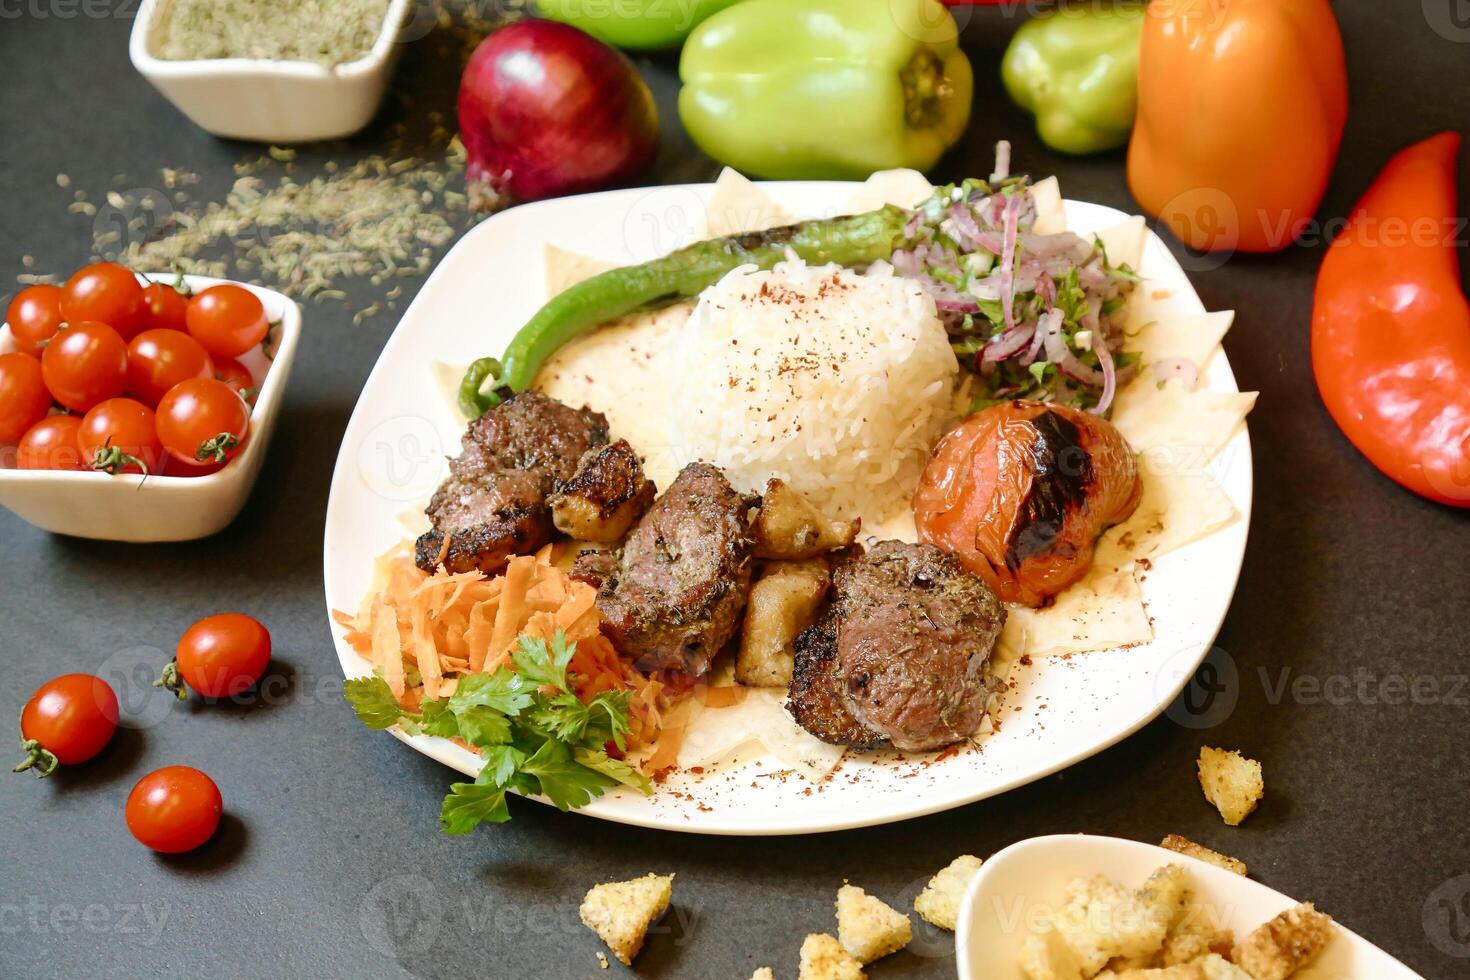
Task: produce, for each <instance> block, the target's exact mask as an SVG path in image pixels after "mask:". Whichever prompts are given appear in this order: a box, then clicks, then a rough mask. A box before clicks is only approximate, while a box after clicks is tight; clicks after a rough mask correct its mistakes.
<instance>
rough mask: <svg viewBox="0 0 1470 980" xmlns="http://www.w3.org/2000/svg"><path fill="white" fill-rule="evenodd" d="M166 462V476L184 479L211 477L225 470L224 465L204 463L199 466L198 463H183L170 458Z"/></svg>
mask: <svg viewBox="0 0 1470 980" xmlns="http://www.w3.org/2000/svg"><path fill="white" fill-rule="evenodd" d="M168 460H169V467H168V475H169V476H180V477H183V478H185V479H189V478H190V477H196V476H213V475H214V474H215V473H218V472H219V471H220V470H222V469H224V468H225V464H224V463H205V464H203V465H200V464H198V463H183V462H180V461H179V460H177V459H174V458H173V457H172V456H170V457H169V458H168Z"/></svg>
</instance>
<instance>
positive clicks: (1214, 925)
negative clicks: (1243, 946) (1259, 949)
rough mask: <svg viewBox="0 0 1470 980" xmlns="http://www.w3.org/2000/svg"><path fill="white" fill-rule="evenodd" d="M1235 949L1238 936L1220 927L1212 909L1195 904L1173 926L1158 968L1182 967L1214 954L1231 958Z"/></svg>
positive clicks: (1165, 939) (1166, 937)
mask: <svg viewBox="0 0 1470 980" xmlns="http://www.w3.org/2000/svg"><path fill="white" fill-rule="evenodd" d="M1234 946H1235V934H1234V933H1233V932H1231V931H1230V930H1229V929H1226V928H1225V927H1223V926H1222V925H1220V924H1219V922H1218V921H1217V919H1216V918H1215V914H1214V912H1213V911H1212V910H1211V909H1210V908H1209V906H1205V905H1191V906H1189V907H1188V908H1186V909H1185V910H1184V914H1183V915H1181V916H1180V917H1179V918H1178V919H1177V920H1175V922H1174V924H1173V925H1171V926H1170V927H1169V934H1168V935H1167V936H1165V937H1164V947H1163V949H1162V950H1161V951H1160V955H1159V962H1158V963H1157V964H1155V965H1157V966H1178V965H1180V964H1182V963H1192V962H1194V961H1195V960H1197V959H1199V958H1201V957H1203V956H1209V955H1210V954H1211V953H1220V954H1222V955H1227V954H1229V952H1230V950H1231V948H1232V947H1234Z"/></svg>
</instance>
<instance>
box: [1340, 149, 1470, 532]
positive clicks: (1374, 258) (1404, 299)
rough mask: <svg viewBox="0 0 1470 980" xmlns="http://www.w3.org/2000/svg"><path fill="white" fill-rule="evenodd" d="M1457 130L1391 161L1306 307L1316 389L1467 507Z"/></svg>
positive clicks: (1391, 459)
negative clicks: (1457, 209) (1310, 326)
mask: <svg viewBox="0 0 1470 980" xmlns="http://www.w3.org/2000/svg"><path fill="white" fill-rule="evenodd" d="M1459 149H1460V136H1459V134H1458V133H1441V134H1440V135H1438V136H1435V137H1432V138H1430V139H1427V140H1425V141H1424V142H1422V143H1418V144H1416V145H1414V146H1411V147H1409V148H1408V149H1406V150H1403V151H1401V152H1400V153H1399V154H1398V155H1397V156H1395V157H1394V158H1393V159H1392V160H1390V161H1389V163H1388V166H1387V167H1385V168H1384V169H1383V172H1382V173H1381V174H1379V175H1378V178H1377V179H1376V180H1375V181H1374V182H1373V185H1372V186H1371V187H1369V188H1368V192H1367V193H1366V194H1365V195H1363V199H1362V200H1361V201H1359V202H1358V205H1357V207H1356V208H1354V209H1353V211H1352V213H1351V214H1350V215H1349V217H1348V224H1347V227H1346V229H1345V230H1344V231H1343V233H1342V234H1341V235H1340V236H1339V237H1338V238H1337V240H1336V241H1334V242H1333V243H1332V246H1331V247H1330V248H1329V249H1328V250H1327V256H1326V258H1325V259H1323V261H1322V269H1321V271H1320V272H1319V273H1318V276H1317V293H1316V299H1315V302H1314V304H1313V310H1312V370H1313V372H1314V373H1315V374H1316V376H1317V389H1318V390H1319V391H1320V392H1321V394H1322V401H1323V402H1324V403H1325V404H1326V405H1327V410H1328V411H1329V412H1330V413H1332V418H1333V419H1334V420H1335V421H1336V422H1337V425H1338V427H1339V428H1341V429H1342V431H1343V432H1344V434H1346V435H1347V437H1348V439H1350V440H1351V441H1352V443H1353V445H1355V446H1357V447H1358V449H1360V450H1361V451H1362V452H1363V455H1365V456H1367V457H1368V459H1369V461H1371V462H1372V463H1373V465H1374V466H1377V467H1378V468H1379V469H1380V470H1382V471H1383V472H1384V473H1385V474H1387V475H1388V476H1390V477H1392V478H1393V479H1395V480H1397V481H1398V482H1399V483H1401V484H1403V485H1404V486H1406V487H1408V488H1409V489H1410V490H1412V491H1414V492H1415V493H1417V494H1420V495H1422V496H1425V497H1428V498H1429V499H1431V500H1436V501H1439V502H1441V503H1445V504H1451V505H1453V506H1456V507H1470V302H1467V301H1466V298H1465V293H1464V291H1463V290H1462V288H1461V285H1460V266H1459V258H1458V255H1457V254H1456V248H1457V246H1459V245H1460V244H1461V242H1460V240H1459V239H1460V232H1461V229H1462V222H1461V221H1460V219H1459V218H1458V217H1457V213H1456V202H1455V160H1456V156H1457V154H1458V152H1459Z"/></svg>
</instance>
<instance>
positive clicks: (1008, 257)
mask: <svg viewBox="0 0 1470 980" xmlns="http://www.w3.org/2000/svg"><path fill="white" fill-rule="evenodd" d="M1019 210H1020V209H1019V208H1018V207H1017V206H1016V199H1015V198H1014V197H1012V198H1009V199H1008V200H1007V201H1006V223H1005V241H1003V242H1002V243H1001V248H1002V249H1003V251H1002V252H1001V255H1000V308H1001V311H1002V312H1003V313H1004V314H1005V323H1006V329H1007V330H1010V329H1011V328H1013V327H1014V326H1015V325H1016V311H1015V305H1016V284H1015V279H1014V274H1015V268H1016V231H1017V229H1016V222H1017V220H1018V212H1019Z"/></svg>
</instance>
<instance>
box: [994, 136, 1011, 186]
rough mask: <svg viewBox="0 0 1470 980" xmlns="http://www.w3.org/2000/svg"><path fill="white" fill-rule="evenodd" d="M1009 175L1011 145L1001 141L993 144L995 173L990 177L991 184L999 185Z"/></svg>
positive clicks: (1008, 141)
mask: <svg viewBox="0 0 1470 980" xmlns="http://www.w3.org/2000/svg"><path fill="white" fill-rule="evenodd" d="M1010 175H1011V143H1010V140H1001V141H1000V142H998V143H996V144H995V173H993V174H991V175H990V180H991V182H992V183H997V184H998V183H1000V182H1001V181H1003V180H1005V179H1006V178H1007V177H1009V176H1010Z"/></svg>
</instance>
